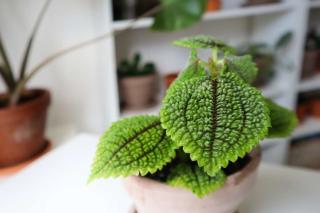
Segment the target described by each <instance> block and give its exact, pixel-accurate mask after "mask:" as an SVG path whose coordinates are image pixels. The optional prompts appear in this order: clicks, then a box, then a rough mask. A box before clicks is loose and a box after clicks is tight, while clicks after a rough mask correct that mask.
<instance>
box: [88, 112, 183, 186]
mask: <svg viewBox="0 0 320 213" xmlns="http://www.w3.org/2000/svg"><path fill="white" fill-rule="evenodd" d="M176 148H177V145H176V143H174V142H173V141H172V140H171V139H170V138H169V137H168V136H166V132H165V130H164V129H163V128H162V127H161V125H160V120H159V117H157V116H146V115H144V116H135V117H132V118H127V119H122V120H120V121H118V122H115V123H114V124H113V125H112V126H111V127H110V129H108V130H107V131H106V133H105V134H104V135H103V136H102V137H101V139H100V143H99V145H98V148H97V151H96V156H95V160H94V163H93V165H92V169H91V176H90V179H89V181H91V180H93V179H96V178H108V177H116V176H129V175H135V174H139V173H140V174H141V175H146V174H147V173H148V172H150V173H154V172H156V171H157V170H158V169H160V168H162V167H163V166H164V165H165V164H166V163H168V162H170V161H171V159H172V158H173V157H174V156H175V149H176Z"/></svg>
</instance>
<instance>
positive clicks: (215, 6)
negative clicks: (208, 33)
mask: <svg viewBox="0 0 320 213" xmlns="http://www.w3.org/2000/svg"><path fill="white" fill-rule="evenodd" d="M220 8H221V1H220V0H208V3H207V12H211V11H216V10H220Z"/></svg>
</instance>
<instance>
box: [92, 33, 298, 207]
mask: <svg viewBox="0 0 320 213" xmlns="http://www.w3.org/2000/svg"><path fill="white" fill-rule="evenodd" d="M175 44H176V45H178V46H182V47H187V48H190V49H191V55H190V58H189V63H188V65H187V67H186V68H185V69H184V70H183V71H182V72H181V74H180V75H179V77H178V78H177V79H176V80H175V81H174V83H173V84H171V86H170V88H169V89H168V90H167V93H166V96H165V97H164V100H163V104H162V108H161V111H160V115H159V116H149V115H140V116H135V117H131V118H125V119H122V120H119V121H117V122H115V123H113V124H112V126H111V127H110V128H109V129H108V130H107V131H106V132H105V133H104V134H103V136H102V137H101V140H100V143H99V144H98V147H97V151H96V155H95V159H94V161H93V165H92V169H91V175H90V177H89V182H90V181H92V180H94V179H97V178H110V177H126V179H125V180H124V182H125V187H126V189H127V190H128V192H129V194H130V195H131V196H132V198H133V200H134V203H135V207H136V210H137V212H139V213H146V212H148V213H150V212H152V213H158V212H166V213H168V212H175V213H176V212H184V213H188V212H197V213H204V212H210V213H212V212H219V213H220V212H224V213H226V212H230V213H231V212H232V213H233V212H235V211H236V209H237V207H238V205H239V203H241V201H242V200H243V199H244V198H245V196H246V194H247V193H248V192H249V190H250V188H251V186H252V184H253V182H254V179H255V174H256V171H257V166H258V164H259V160H260V150H259V142H260V141H261V140H263V139H264V138H266V137H284V136H287V135H289V134H290V133H291V131H292V130H293V129H294V127H295V126H296V123H297V119H296V117H295V115H294V113H293V112H291V111H289V110H287V109H285V108H283V107H281V106H279V105H277V104H275V103H273V102H272V101H271V100H269V99H266V98H264V97H263V96H262V94H261V92H259V90H257V89H256V88H254V87H253V86H251V85H250V83H251V82H252V81H253V80H254V78H255V76H256V74H257V68H256V65H255V63H253V62H252V59H251V56H249V55H245V56H236V55H235V54H234V52H235V51H234V49H233V48H231V47H229V46H227V45H226V44H224V43H223V42H222V41H219V40H217V39H214V38H213V37H210V36H195V37H189V38H184V39H181V40H178V41H176V42H175ZM197 49H211V52H212V54H211V57H210V58H209V60H208V61H204V60H202V59H200V58H199V57H198V56H197Z"/></svg>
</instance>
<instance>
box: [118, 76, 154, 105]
mask: <svg viewBox="0 0 320 213" xmlns="http://www.w3.org/2000/svg"><path fill="white" fill-rule="evenodd" d="M119 86H120V94H121V97H122V99H123V102H124V104H125V106H126V108H130V109H143V108H146V107H148V106H150V105H151V104H152V103H153V102H154V96H155V90H156V75H155V74H150V75H145V76H137V77H122V78H121V79H120V81H119Z"/></svg>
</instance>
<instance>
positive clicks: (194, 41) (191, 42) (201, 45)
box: [173, 35, 235, 53]
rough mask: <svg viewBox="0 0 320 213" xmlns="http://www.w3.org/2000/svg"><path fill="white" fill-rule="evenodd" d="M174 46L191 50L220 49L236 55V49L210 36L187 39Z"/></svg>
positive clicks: (180, 40) (177, 41) (175, 42)
mask: <svg viewBox="0 0 320 213" xmlns="http://www.w3.org/2000/svg"><path fill="white" fill-rule="evenodd" d="M173 44H174V45H177V46H180V47H186V48H191V49H212V48H219V49H221V50H222V51H224V52H230V53H234V52H235V49H234V48H233V47H230V46H228V45H226V44H225V43H224V42H223V41H221V40H219V39H216V38H214V37H213V36H208V35H197V36H191V37H185V38H182V39H179V40H176V41H174V42H173Z"/></svg>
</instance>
